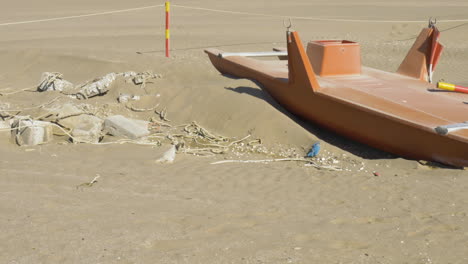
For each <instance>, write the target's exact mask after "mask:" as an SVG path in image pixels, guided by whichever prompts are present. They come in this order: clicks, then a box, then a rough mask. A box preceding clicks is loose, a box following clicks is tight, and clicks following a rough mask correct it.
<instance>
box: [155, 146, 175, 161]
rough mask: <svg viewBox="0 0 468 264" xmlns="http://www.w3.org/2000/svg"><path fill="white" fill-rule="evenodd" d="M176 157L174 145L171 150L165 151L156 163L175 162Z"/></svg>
mask: <svg viewBox="0 0 468 264" xmlns="http://www.w3.org/2000/svg"><path fill="white" fill-rule="evenodd" d="M175 157H176V146H175V145H172V146H171V148H170V149H169V150H167V151H166V152H164V154H163V155H162V157H161V158H159V159H157V160H156V163H173V162H174V160H175Z"/></svg>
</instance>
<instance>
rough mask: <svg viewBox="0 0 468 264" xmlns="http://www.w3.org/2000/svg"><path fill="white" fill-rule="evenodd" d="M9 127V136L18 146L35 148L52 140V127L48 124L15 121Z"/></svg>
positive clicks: (21, 120)
mask: <svg viewBox="0 0 468 264" xmlns="http://www.w3.org/2000/svg"><path fill="white" fill-rule="evenodd" d="M11 127H12V131H11V135H12V137H13V139H14V140H15V141H16V143H17V144H18V145H20V146H35V145H39V144H44V143H47V142H49V141H51V140H52V139H53V125H52V123H50V122H43V121H36V120H24V119H17V120H15V121H14V122H13V124H12V125H11Z"/></svg>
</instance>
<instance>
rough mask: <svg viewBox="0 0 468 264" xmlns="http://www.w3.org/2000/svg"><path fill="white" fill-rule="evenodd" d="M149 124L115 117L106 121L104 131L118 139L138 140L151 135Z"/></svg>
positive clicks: (119, 116)
mask: <svg viewBox="0 0 468 264" xmlns="http://www.w3.org/2000/svg"><path fill="white" fill-rule="evenodd" d="M148 124H149V122H146V121H142V120H134V119H128V118H126V117H124V116H121V115H115V116H111V117H108V118H107V119H106V120H104V131H105V132H107V133H109V134H111V135H113V136H116V137H127V138H130V139H137V138H141V137H144V136H148V135H149V134H150V132H149V130H148Z"/></svg>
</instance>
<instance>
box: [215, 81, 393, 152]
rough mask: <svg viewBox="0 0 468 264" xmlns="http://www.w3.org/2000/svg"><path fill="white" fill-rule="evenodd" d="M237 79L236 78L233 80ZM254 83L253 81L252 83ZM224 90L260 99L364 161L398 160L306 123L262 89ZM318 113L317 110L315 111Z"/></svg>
mask: <svg viewBox="0 0 468 264" xmlns="http://www.w3.org/2000/svg"><path fill="white" fill-rule="evenodd" d="M224 76H226V77H229V78H233V77H232V76H228V75H224ZM234 79H238V78H234ZM254 82H255V81H254ZM255 83H256V84H257V85H258V87H262V86H261V85H260V84H259V83H257V82H255ZM225 89H226V90H230V91H233V92H236V93H241V94H248V95H251V96H253V97H256V98H259V99H262V100H264V101H266V102H267V103H269V104H270V105H272V106H273V107H274V108H276V109H277V110H278V111H280V112H281V113H283V114H285V115H286V116H288V117H289V118H291V119H292V120H293V121H294V122H296V123H298V124H299V125H300V126H302V127H303V128H304V129H306V130H307V131H309V132H310V133H312V134H314V135H315V136H316V137H317V138H319V139H320V140H323V141H325V142H327V143H329V144H331V145H334V146H336V147H338V148H341V149H343V150H345V151H348V152H350V153H352V154H354V155H356V156H359V157H361V158H364V159H394V158H398V156H396V155H393V154H391V153H388V152H385V151H381V150H378V149H375V148H373V147H370V146H367V145H365V144H362V143H359V142H357V141H354V140H351V139H348V138H345V137H343V136H340V135H338V134H336V133H335V132H332V131H330V130H328V129H325V128H322V127H319V126H318V125H316V124H314V123H312V122H309V121H306V120H304V119H302V118H300V117H298V116H296V115H294V114H292V113H290V112H289V111H287V110H286V109H285V108H284V107H282V106H281V105H280V104H279V103H278V102H276V101H275V99H273V97H271V96H270V95H269V94H268V93H267V92H266V91H264V90H263V89H257V88H253V87H246V86H239V87H236V88H232V87H226V88H225ZM317 111H319V109H317ZM313 143H314V142H310V145H311V146H312V144H313Z"/></svg>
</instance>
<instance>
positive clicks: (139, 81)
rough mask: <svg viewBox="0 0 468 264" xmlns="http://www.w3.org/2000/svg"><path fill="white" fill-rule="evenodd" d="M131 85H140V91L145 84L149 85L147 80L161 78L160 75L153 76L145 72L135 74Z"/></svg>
mask: <svg viewBox="0 0 468 264" xmlns="http://www.w3.org/2000/svg"><path fill="white" fill-rule="evenodd" d="M132 77H133V79H132V80H133V83H134V84H136V85H140V87H141V88H142V89H144V88H145V87H146V83H149V82H148V81H149V80H152V79H157V78H161V75H159V74H154V73H153V72H152V71H146V72H142V73H137V74H135V75H133V76H132Z"/></svg>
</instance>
